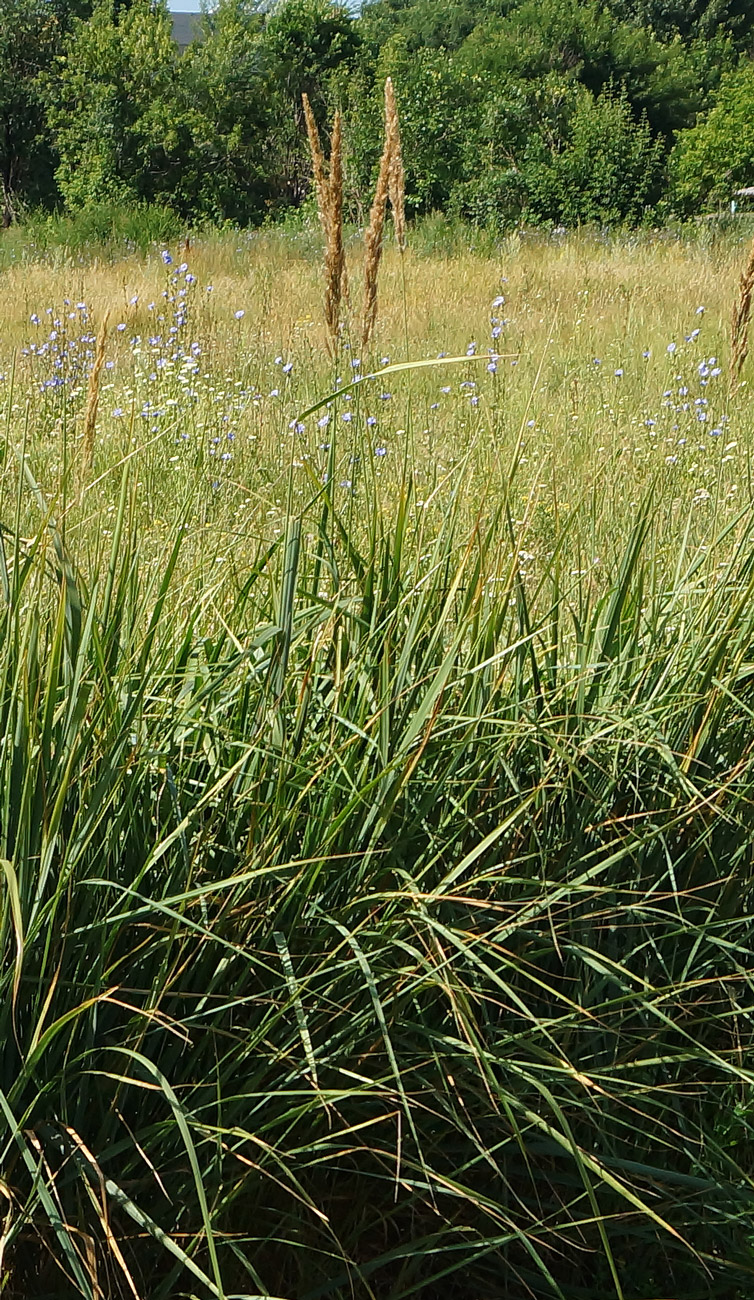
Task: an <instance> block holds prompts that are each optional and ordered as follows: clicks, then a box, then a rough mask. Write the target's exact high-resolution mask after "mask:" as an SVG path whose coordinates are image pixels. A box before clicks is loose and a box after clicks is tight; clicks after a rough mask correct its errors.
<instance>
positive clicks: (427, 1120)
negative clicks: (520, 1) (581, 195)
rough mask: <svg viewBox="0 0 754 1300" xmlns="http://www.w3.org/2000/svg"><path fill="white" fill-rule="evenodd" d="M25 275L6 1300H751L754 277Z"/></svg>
mask: <svg viewBox="0 0 754 1300" xmlns="http://www.w3.org/2000/svg"><path fill="white" fill-rule="evenodd" d="M14 238H17V237H16V236H14ZM14 250H15V251H14V255H13V258H12V259H9V260H7V261H6V262H3V261H2V256H1V254H2V250H1V249H0V264H2V265H3V266H4V269H3V271H2V274H1V275H0V320H2V322H3V323H2V330H1V332H0V373H2V379H1V380H0V457H1V460H0V527H1V530H2V531H1V532H0V541H1V543H2V545H1V546H0V611H1V613H0V617H2V620H3V635H2V641H1V643H0V800H1V802H0V881H1V882H2V935H1V939H2V965H1V966H0V971H1V973H2V975H1V977H2V1002H1V1003H0V1016H2V1044H3V1052H2V1057H1V1058H0V1060H1V1062H2V1063H1V1065H0V1114H1V1115H2V1122H1V1124H0V1132H1V1133H2V1139H1V1144H2V1145H1V1146H0V1150H1V1151H2V1158H1V1160H0V1225H1V1227H0V1252H1V1254H2V1269H3V1273H2V1277H3V1281H2V1283H0V1294H3V1295H6V1296H8V1297H12V1298H13V1300H16V1298H17V1297H19V1298H20V1297H24V1298H26V1297H34V1298H36V1300H53V1297H54V1298H55V1300H68V1297H78V1296H84V1297H87V1298H88V1300H100V1298H103V1300H104V1298H105V1297H106V1298H107V1300H110V1298H111V1297H113V1298H115V1297H118V1298H119V1297H127V1296H136V1297H143V1298H144V1300H173V1297H178V1296H184V1297H189V1296H195V1297H201V1298H202V1300H205V1298H206V1297H208V1296H217V1297H221V1298H222V1297H225V1300H231V1298H239V1297H252V1296H253V1297H257V1296H259V1297H278V1298H279V1300H320V1298H321V1300H324V1298H325V1297H331V1298H332V1300H346V1297H355V1298H358V1300H362V1298H363V1300H367V1298H368V1300H403V1298H404V1297H409V1296H416V1297H421V1298H422V1300H440V1298H441V1297H442V1298H443V1300H445V1298H448V1300H498V1298H499V1300H526V1298H528V1297H534V1298H536V1300H539V1298H540V1297H542V1298H543V1300H544V1298H547V1300H551V1298H552V1300H554V1298H555V1297H560V1298H561V1300H581V1298H582V1297H583V1298H585V1300H606V1298H607V1297H616V1298H617V1300H669V1297H680V1296H683V1297H684V1300H696V1298H699V1300H702V1298H706V1297H721V1298H724V1300H743V1298H744V1297H745V1296H748V1295H750V1294H751V1287H752V1278H754V1230H753V1229H752V1211H753V1210H754V1145H753V1144H752V1137H753V1133H752V1116H753V1114H754V1111H753V1110H752V1080H753V1079H754V1075H753V1073H752V1068H751V1060H752V1058H751V1046H752V1042H751V1040H752V1020H751V1007H752V955H753V954H752V948H753V945H754V915H753V913H752V902H753V901H754V900H753V898H752V843H753V839H752V832H753V830H754V820H753V817H754V807H753V805H752V798H753V796H754V729H753V727H752V721H753V719H754V649H753V647H754V512H753V509H752V507H753V503H754V493H753V490H752V466H751V458H752V452H753V451H754V404H753V403H752V397H751V394H750V389H749V383H748V382H747V378H748V377H749V376H751V375H752V370H751V363H747V366H745V367H744V371H743V382H742V383H741V384H740V386H738V387H734V386H732V385H731V382H730V378H729V321H730V314H731V308H732V305H733V302H734V299H735V296H736V294H737V282H738V276H739V273H740V269H741V264H742V261H743V260H745V256H746V247H745V245H744V244H742V241H741V239H740V238H739V239H736V238H734V237H733V236H729V237H727V238H726V239H725V240H715V239H712V238H708V237H706V236H705V237H704V238H702V237H701V236H700V237H699V238H698V239H696V240H681V239H677V238H673V237H671V236H670V235H663V236H654V237H650V236H648V235H647V236H643V237H641V238H639V237H637V238H633V239H631V238H629V237H623V238H615V239H602V240H600V239H597V238H596V237H593V236H587V235H584V236H580V237H577V236H571V237H569V238H559V237H549V238H546V237H544V236H542V237H534V236H529V237H523V236H515V237H511V238H510V239H509V240H508V241H507V242H505V243H504V244H502V245H501V246H499V247H497V248H492V247H488V246H487V245H485V244H484V243H482V244H480V246H479V247H477V248H476V249H475V248H474V246H473V244H472V243H465V242H464V241H463V240H461V239H458V238H454V237H453V234H452V231H451V232H448V230H447V229H446V228H444V227H442V226H440V225H437V224H436V225H435V226H433V225H432V224H431V223H428V224H427V225H425V226H424V227H423V228H422V229H421V230H419V231H417V232H416V233H415V235H414V238H413V241H412V243H411V246H410V247H409V249H408V251H407V253H406V254H405V256H404V257H403V258H401V257H400V256H399V255H398V253H397V251H393V250H389V251H388V252H387V253H386V256H385V259H384V263H383V268H382V274H381V282H380V310H379V315H378V328H377V334H376V340H375V347H374V350H373V352H372V353H370V354H369V355H368V356H361V355H360V349H359V347H358V344H357V340H358V338H359V331H358V305H359V301H360V266H361V253H360V249H359V246H358V245H357V243H356V241H355V240H354V241H352V245H351V246H350V247H349V272H350V283H351V294H352V301H353V321H354V325H353V335H352V336H351V335H350V334H349V324H348V322H347V323H346V330H345V333H344V339H343V347H342V350H341V354H340V356H339V357H338V359H337V361H336V362H334V361H333V360H332V359H331V358H330V357H329V356H328V352H327V348H326V345H325V334H324V329H323V326H322V324H321V309H320V299H321V272H320V265H319V262H320V242H319V237H318V233H317V232H316V231H311V232H307V231H300V232H298V233H290V234H287V235H284V234H275V233H269V234H261V235H259V234H257V235H250V236H246V235H243V236H238V235H234V234H227V235H222V236H219V235H218V236H216V237H209V236H208V237H206V238H205V239H202V240H200V239H197V240H196V241H194V242H193V243H192V246H191V247H190V248H188V249H186V250H184V249H183V247H182V245H181V244H179V245H177V246H175V245H173V246H170V247H169V249H168V248H166V249H165V250H164V253H163V251H162V250H161V249H160V248H159V247H155V249H154V250H153V251H152V252H151V253H150V254H149V255H147V256H140V257H137V256H135V255H134V256H130V257H121V256H115V255H113V254H112V253H108V252H107V250H104V249H103V250H100V252H99V254H98V255H97V256H94V255H92V256H91V257H89V258H88V259H87V258H82V257H81V256H76V257H73V256H68V255H66V251H65V249H64V248H63V249H57V250H52V251H49V252H48V253H47V254H45V255H44V256H41V255H39V254H35V255H33V256H32V255H28V256H23V255H17V253H18V250H17V248H16V245H14ZM107 312H109V313H110V315H109V321H108V326H107V333H106V335H103V322H104V320H105V316H106V313H107ZM103 337H104V348H103V346H102V340H103ZM408 361H411V362H418V361H422V362H425V363H426V364H423V365H421V366H418V367H413V368H410V369H406V368H403V367H404V366H405V363H406V362H408ZM93 366H95V367H98V366H101V369H99V392H98V408H97V414H96V421H95V420H94V418H93V416H94V406H93V401H92V390H93V381H92V379H91V371H92V367H93ZM87 408H88V412H89V418H88V421H87V415H86V412H87Z"/></svg>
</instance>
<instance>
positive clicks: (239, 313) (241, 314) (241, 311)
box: [236, 307, 246, 320]
mask: <svg viewBox="0 0 754 1300" xmlns="http://www.w3.org/2000/svg"><path fill="white" fill-rule="evenodd" d="M245 315H246V313H245V311H244V309H243V307H239V309H238V311H237V312H236V320H241V319H242V317H244V316H245Z"/></svg>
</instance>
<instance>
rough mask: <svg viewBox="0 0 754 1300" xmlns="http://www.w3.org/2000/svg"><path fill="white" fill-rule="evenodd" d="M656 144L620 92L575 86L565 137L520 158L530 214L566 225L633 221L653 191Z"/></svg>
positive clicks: (658, 167)
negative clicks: (548, 149) (554, 148)
mask: <svg viewBox="0 0 754 1300" xmlns="http://www.w3.org/2000/svg"><path fill="white" fill-rule="evenodd" d="M662 152H663V151H662V144H661V142H660V141H658V140H654V139H653V138H652V132H651V131H650V128H649V123H648V122H647V120H646V118H644V119H642V120H640V121H638V122H637V121H636V120H635V118H634V116H633V114H632V112H631V106H630V104H629V102H628V99H627V96H626V94H625V92H623V91H621V92H618V93H616V92H614V91H611V90H608V91H605V92H604V93H603V94H601V95H599V96H594V95H592V94H590V92H589V91H588V90H584V89H582V90H580V91H579V94H578V98H577V102H576V111H575V113H574V115H573V118H572V121H571V124H570V130H569V139H568V142H567V144H566V146H565V148H563V149H562V150H561V151H560V152H558V153H555V154H552V153H550V154H549V156H546V155H543V154H542V153H541V152H540V157H539V158H537V156H536V151H535V149H532V148H531V147H529V148H528V149H527V153H526V156H525V159H524V170H525V178H526V184H527V189H528V201H527V208H528V210H529V212H530V214H531V215H536V216H537V217H540V218H545V219H548V220H552V221H557V222H558V223H562V224H564V225H567V226H573V225H578V224H579V223H581V222H598V223H599V224H600V225H616V224H620V223H623V222H630V223H634V224H635V223H636V222H638V221H640V220H641V219H642V216H643V215H644V211H645V209H646V208H647V207H648V206H650V205H651V204H652V203H653V202H654V201H656V200H657V198H658V197H659V192H660V183H661V179H662Z"/></svg>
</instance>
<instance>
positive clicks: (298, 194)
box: [263, 0, 361, 204]
mask: <svg viewBox="0 0 754 1300" xmlns="http://www.w3.org/2000/svg"><path fill="white" fill-rule="evenodd" d="M263 46H264V50H265V58H266V65H267V69H268V73H269V86H270V93H271V95H273V96H274V99H275V110H274V117H275V121H274V126H273V128H272V129H273V135H274V139H273V141H272V147H273V148H274V150H275V153H276V155H277V159H278V168H279V173H280V174H279V180H278V184H279V191H280V196H281V199H283V200H287V201H288V202H289V203H293V204H299V203H300V202H301V201H302V199H303V198H304V197H305V195H306V193H307V191H308V184H309V171H310V164H309V156H308V149H307V145H306V132H305V127H304V114H303V107H302V96H303V95H304V94H306V95H308V97H309V101H310V103H311V105H312V108H313V110H314V114H315V117H316V118H317V119H318V120H319V123H320V127H322V126H323V125H324V123H325V121H326V119H327V117H328V113H329V108H330V101H331V99H332V87H333V81H334V78H335V77H336V75H337V74H340V75H341V76H347V75H348V73H349V71H351V70H352V69H354V68H355V66H356V63H357V60H358V55H359V52H360V49H361V39H360V36H359V33H358V27H357V24H356V22H355V21H354V19H353V17H352V15H351V13H350V12H349V10H348V9H347V8H346V7H345V6H343V5H340V4H336V3H332V2H331V0H284V2H283V3H282V4H280V5H278V6H277V8H275V9H273V10H272V13H271V15H270V17H269V19H268V21H267V22H266V24H265V28H264V34H263Z"/></svg>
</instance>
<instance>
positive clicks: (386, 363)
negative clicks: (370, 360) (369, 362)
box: [380, 357, 390, 366]
mask: <svg viewBox="0 0 754 1300" xmlns="http://www.w3.org/2000/svg"><path fill="white" fill-rule="evenodd" d="M380 365H381V366H389V365H390V357H380Z"/></svg>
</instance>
